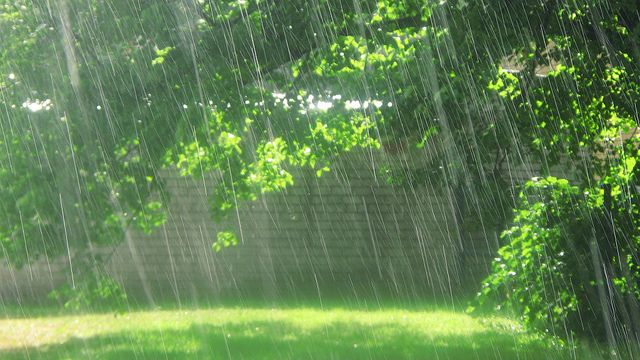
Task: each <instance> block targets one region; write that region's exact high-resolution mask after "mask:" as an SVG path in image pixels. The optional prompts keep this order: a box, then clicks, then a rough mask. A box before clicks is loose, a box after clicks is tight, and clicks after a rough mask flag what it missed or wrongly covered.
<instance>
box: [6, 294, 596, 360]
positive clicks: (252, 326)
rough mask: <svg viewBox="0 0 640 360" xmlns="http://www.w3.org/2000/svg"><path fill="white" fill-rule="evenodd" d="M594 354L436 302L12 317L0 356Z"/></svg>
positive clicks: (453, 356)
mask: <svg viewBox="0 0 640 360" xmlns="http://www.w3.org/2000/svg"><path fill="white" fill-rule="evenodd" d="M229 358H231V359H482V360H486V359H564V358H566V359H570V358H578V359H589V358H592V359H595V358H597V357H596V356H594V355H593V353H591V352H590V351H589V350H588V349H586V348H584V347H580V348H578V349H571V348H569V347H566V346H565V347H558V346H555V345H553V344H552V342H551V341H550V340H549V339H548V338H544V337H542V336H538V335H532V334H529V333H526V332H524V331H523V330H522V329H521V327H520V326H519V325H518V324H517V323H516V322H513V321H511V320H508V319H505V318H500V317H491V316H484V317H471V316H469V315H466V314H463V313H459V312H453V311H443V310H434V309H432V310H426V311H425V310H414V309H412V310H406V309H393V308H385V309H376V310H358V309H352V308H347V309H345V308H332V309H325V310H322V309H319V308H309V307H307V308H292V307H288V308H278V309H270V308H264V307H262V308H257V307H256V308H232V307H220V308H212V309H206V310H175V309H173V310H156V311H135V312H129V313H126V314H123V315H118V316H115V315H114V314H86V315H68V314H67V315H64V314H63V315H57V316H49V317H33V318H27V317H10V318H6V319H3V320H0V359H229Z"/></svg>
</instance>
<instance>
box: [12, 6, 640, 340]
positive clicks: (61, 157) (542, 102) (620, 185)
mask: <svg viewBox="0 0 640 360" xmlns="http://www.w3.org/2000/svg"><path fill="white" fill-rule="evenodd" d="M639 24H640V20H639V18H638V5H637V3H636V2H635V1H633V0H619V1H604V0H580V1H555V0H544V1H540V0H536V1H518V2H514V1H507V0H497V1H490V2H484V1H463V0H457V1H456V0H450V1H419V0H402V1H391V0H359V1H351V0H349V1H346V0H319V1H315V2H313V3H310V2H307V1H301V0H291V1H270V0H237V1H230V0H202V1H198V2H190V1H182V0H163V1H106V0H93V1H76V0H60V1H56V2H50V1H44V0H11V1H9V0H4V1H0V34H2V35H1V36H2V43H3V47H2V48H1V49H0V75H1V76H2V80H1V81H0V92H1V94H2V97H1V98H0V107H1V109H2V111H0V125H1V126H2V128H1V129H0V131H1V132H2V134H1V136H2V138H0V145H2V147H3V148H4V149H5V151H3V152H2V153H0V184H2V186H1V187H0V211H1V213H0V244H1V245H2V256H3V257H5V258H7V259H8V260H9V261H10V262H11V263H13V264H15V265H17V266H21V265H23V264H25V263H26V262H29V261H33V260H34V259H37V258H38V257H39V256H41V255H46V256H56V255H61V254H64V255H67V256H68V257H69V261H70V263H71V262H72V261H71V258H72V257H76V258H89V259H90V260H89V261H87V263H88V264H89V265H88V266H86V267H85V268H86V269H88V270H86V271H90V272H93V275H90V276H89V275H87V276H79V278H85V279H101V275H100V272H99V271H98V270H97V269H99V268H100V265H99V264H100V262H101V261H102V259H101V258H100V256H99V254H100V251H98V250H99V248H100V247H104V246H112V245H114V244H117V243H119V242H121V241H122V239H123V237H124V236H125V233H126V232H127V231H128V230H129V228H130V227H131V226H136V227H138V228H140V229H142V230H144V231H152V230H153V228H155V227H157V226H160V225H161V224H162V223H163V222H164V220H165V218H166V215H165V214H164V210H163V209H164V206H165V204H166V202H167V200H168V199H167V198H166V195H165V194H164V192H163V191H162V182H161V177H160V176H159V171H160V170H161V169H163V168H177V169H179V170H180V172H181V173H182V174H183V175H185V176H189V175H191V176H199V175H201V174H202V173H212V174H214V175H215V177H216V179H217V181H216V183H217V185H216V188H215V189H212V191H211V195H210V203H211V210H212V214H213V215H214V218H219V217H221V216H225V215H226V214H228V213H229V212H230V211H232V210H233V209H234V208H235V207H237V205H238V203H239V202H241V201H250V200H254V199H256V198H257V197H258V196H260V194H261V193H264V192H273V191H279V190H282V189H284V188H286V187H287V186H289V185H291V184H293V183H294V182H295V181H296V179H295V178H294V175H293V174H294V173H295V172H294V171H292V169H294V168H301V167H304V168H308V169H312V170H313V171H315V172H316V174H317V175H318V176H321V175H322V174H323V173H324V172H326V171H330V168H331V165H332V162H333V159H334V158H335V156H337V155H339V154H340V153H344V152H348V151H351V150H353V149H356V148H369V147H374V148H379V147H381V146H382V145H384V144H390V143H391V144H393V143H396V142H397V143H401V142H402V143H406V142H408V143H410V144H411V145H412V146H416V147H418V148H421V149H424V150H425V151H427V150H429V151H434V150H433V149H437V151H438V153H439V154H440V156H437V157H435V160H434V163H433V164H432V168H434V169H437V170H436V171H433V172H425V173H419V174H418V173H416V174H408V175H407V174H405V178H404V179H403V178H399V177H398V176H395V175H393V174H392V175H391V176H390V178H391V179H392V180H393V181H398V182H403V181H408V182H410V183H411V184H414V183H415V182H416V181H427V179H426V178H427V177H429V180H432V178H436V179H438V180H439V181H440V183H441V185H442V186H444V187H449V188H450V189H452V190H453V192H455V193H457V194H459V199H458V204H457V214H458V215H459V217H460V218H461V219H463V218H474V219H480V220H481V222H482V224H483V226H494V227H497V226H500V225H501V224H504V223H505V222H506V221H508V220H509V218H510V216H511V212H512V208H513V207H514V204H515V202H514V201H513V199H511V197H510V186H508V184H509V183H510V177H511V174H510V173H509V171H510V166H508V165H505V164H508V163H513V162H514V161H515V162H518V161H520V162H529V163H540V164H541V168H540V175H541V176H545V177H546V176H547V175H549V173H550V171H551V169H552V168H553V166H554V165H556V164H558V163H559V162H560V161H561V160H563V161H565V162H567V161H568V164H569V165H566V166H565V168H566V170H567V173H568V174H569V173H570V174H572V175H571V184H570V183H569V182H567V181H565V180H558V179H555V178H545V179H543V180H538V181H533V182H531V183H529V184H528V185H526V186H525V187H524V190H523V193H522V195H521V199H520V201H519V202H517V204H516V205H515V206H517V208H516V214H515V218H514V219H513V225H512V228H511V229H510V230H507V231H506V232H505V233H504V235H503V236H502V239H503V241H504V247H503V248H502V249H501V250H500V258H499V260H498V259H497V260H496V262H495V264H494V273H493V274H492V275H491V276H490V277H489V278H488V280H487V281H486V284H485V286H484V288H483V290H482V294H483V295H482V296H483V297H485V298H489V297H492V298H496V299H499V300H498V301H500V302H503V303H504V304H506V305H509V307H511V308H513V309H515V310H517V311H519V312H520V313H521V314H523V316H524V318H525V320H526V321H527V322H528V323H529V324H531V325H533V326H538V327H541V328H545V329H552V330H553V331H554V332H555V333H556V334H559V335H563V336H570V335H571V334H572V332H573V331H581V330H582V329H585V330H586V329H589V331H594V332H597V333H600V334H605V333H606V334H608V336H609V338H611V337H612V336H613V335H612V333H613V332H614V330H613V329H607V327H611V326H609V325H606V324H605V323H607V321H600V320H601V319H603V320H604V319H609V318H610V317H611V318H612V319H614V320H615V319H622V320H624V321H621V322H619V323H620V324H623V323H624V324H625V325H621V326H626V328H624V329H623V328H622V327H621V328H619V329H618V331H619V334H628V333H629V332H627V330H630V331H631V332H635V333H636V334H637V333H638V329H634V328H633V325H630V324H633V323H634V319H635V318H634V316H636V315H635V313H634V311H636V310H634V309H637V299H638V274H639V269H640V267H639V266H640V265H639V264H640V261H638V255H637V246H638V243H639V241H640V240H639V239H640V238H639V237H638V236H639V235H640V233H638V232H639V230H638V229H640V224H638V218H639V217H638V211H639V209H638V208H637V205H636V203H637V201H636V200H637V190H636V187H635V183H636V180H637V176H638V169H637V167H636V162H637V160H636V159H637V157H638V147H637V144H636V143H637V137H636V134H635V131H636V126H637V124H636V123H637V121H638V101H640V100H639V99H640V96H639V95H640V94H639V93H640V83H639V80H638V79H639V77H638V75H639V74H638V61H639V59H640V50H638V49H639V47H638V39H639V38H640V26H639ZM5 44H6V45H5ZM382 168H384V167H382ZM236 235H237V234H233V233H231V232H221V233H220V234H218V236H217V238H216V239H215V242H213V241H212V242H213V248H214V249H215V250H220V249H221V248H223V247H226V246H231V245H234V244H235V243H237V242H238V239H237V237H236ZM561 254H562V255H561ZM593 259H597V261H595V262H594V261H593ZM598 264H602V269H601V267H600V266H598ZM98 282H100V281H98ZM70 283H72V284H75V279H73V278H71V279H70ZM108 284H110V283H108ZM74 286H75V285H74ZM109 286H110V285H109ZM109 286H107V287H108V288H109ZM603 288H604V290H603ZM504 289H508V291H507V292H506V293H505V292H504V291H503V290H504ZM505 294H506V295H507V296H506V297H504V295H505ZM494 296H495V297H494ZM603 299H604V300H606V301H605V302H606V303H611V304H614V303H615V304H616V305H615V309H613V308H611V306H609V307H606V306H605V307H598V306H596V305H594V304H595V303H596V300H597V301H598V302H597V303H598V304H599V303H600V302H599V301H600V300H603ZM616 301H617V303H616ZM622 305H624V306H622ZM621 308H624V309H625V310H624V311H619V310H617V309H621ZM627 320H628V321H627ZM590 322H591V323H592V324H593V325H586V324H589V323H590ZM638 323H640V322H638V321H636V322H635V324H638ZM607 324H608V323H607ZM618 337H619V336H618Z"/></svg>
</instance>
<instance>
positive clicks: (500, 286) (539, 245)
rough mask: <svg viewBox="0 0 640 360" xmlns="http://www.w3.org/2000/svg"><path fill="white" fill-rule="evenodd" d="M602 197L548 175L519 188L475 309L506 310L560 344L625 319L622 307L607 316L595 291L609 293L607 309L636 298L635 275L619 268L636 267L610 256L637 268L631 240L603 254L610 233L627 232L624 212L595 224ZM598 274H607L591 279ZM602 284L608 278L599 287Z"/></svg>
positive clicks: (601, 212) (600, 217) (601, 192)
mask: <svg viewBox="0 0 640 360" xmlns="http://www.w3.org/2000/svg"><path fill="white" fill-rule="evenodd" d="M606 194H607V192H606V191H605V190H603V189H599V191H592V192H589V191H584V192H583V191H581V190H580V189H579V188H578V187H576V186H572V185H571V184H570V183H569V182H568V181H567V180H565V179H557V178H555V177H547V178H544V179H533V180H531V181H529V182H527V183H526V184H525V187H524V190H523V191H522V192H521V194H520V199H519V206H518V207H517V208H516V209H515V212H514V218H513V222H512V226H511V227H510V228H509V229H507V230H505V231H504V232H503V233H502V235H501V239H502V241H503V243H504V245H503V247H502V248H500V250H499V251H498V257H496V258H495V259H494V261H493V263H492V273H491V274H490V275H489V276H488V277H487V278H486V279H485V280H484V281H483V284H482V289H481V291H480V292H479V293H478V304H479V305H480V306H483V305H488V304H492V305H494V306H496V308H497V309H500V310H506V311H512V312H514V313H516V314H518V315H519V316H520V317H521V319H522V321H523V322H524V324H525V325H526V326H528V327H529V328H535V329H539V330H542V331H545V332H548V333H551V334H553V335H555V336H559V337H562V338H571V337H572V336H573V334H576V333H577V334H581V333H582V334H589V335H591V336H594V335H595V336H597V337H599V338H605V337H606V335H607V329H606V323H605V321H604V317H605V316H610V317H611V318H618V319H624V318H625V316H626V317H627V318H628V313H629V311H628V310H629V309H625V307H624V306H622V307H619V309H618V310H617V311H619V313H609V310H608V309H606V308H603V307H602V304H603V303H602V301H601V300H602V296H603V293H602V292H599V290H600V289H602V288H606V289H613V290H608V291H607V292H606V293H605V295H606V296H607V301H606V304H608V305H607V306H611V308H610V309H611V310H612V311H614V310H613V309H614V308H616V306H614V302H616V301H617V300H620V299H624V298H625V297H629V296H632V297H633V296H635V299H636V300H637V299H638V296H637V293H636V294H633V290H631V289H632V288H634V286H635V289H637V284H638V279H639V277H638V273H637V272H633V271H631V272H629V271H625V270H624V269H629V268H631V269H637V265H633V264H631V265H630V266H627V267H625V266H622V264H621V263H620V261H619V258H618V256H617V254H618V253H619V254H621V257H622V258H623V259H626V260H627V263H635V264H637V262H636V260H637V257H636V255H635V254H637V252H636V249H637V240H635V242H629V243H628V244H627V245H626V246H625V245H620V244H618V245H619V246H617V247H616V251H615V252H610V251H608V250H607V248H609V247H611V244H610V243H609V241H610V239H611V237H612V236H613V235H614V234H615V233H616V232H619V233H620V234H623V233H624V234H626V235H633V233H632V232H631V233H629V231H628V226H624V224H623V223H624V222H625V221H627V220H628V219H627V220H625V218H628V216H627V215H628V212H625V211H620V212H616V213H615V214H612V220H613V221H614V222H615V226H613V227H610V228H609V227H607V226H605V225H604V224H603V223H604V221H603V219H604V218H605V217H604V215H605V214H606V213H605V209H606V206H605V203H606V202H607V200H605V198H607V196H605V195H606ZM627 196H628V194H627ZM625 214H626V215H625ZM614 215H615V218H614ZM636 239H637V238H636ZM595 249H598V250H599V251H594V250H595ZM594 256H596V257H594ZM601 269H605V271H607V274H609V275H610V276H598V274H599V271H600V270H601ZM603 278H604V279H607V278H609V279H614V280H613V281H611V282H610V283H603V282H602V281H601V279H603ZM621 284H623V285H624V286H621ZM631 284H633V285H631ZM603 285H606V286H603ZM618 302H619V301H618ZM623 303H624V301H623ZM636 304H637V301H636ZM623 312H626V313H627V314H626V315H625V314H624V313H623ZM620 326H621V327H625V326H626V330H630V329H629V327H631V328H632V327H634V325H633V324H631V325H630V326H627V325H623V324H622V323H621V324H620ZM622 330H624V329H622ZM631 330H632V329H631Z"/></svg>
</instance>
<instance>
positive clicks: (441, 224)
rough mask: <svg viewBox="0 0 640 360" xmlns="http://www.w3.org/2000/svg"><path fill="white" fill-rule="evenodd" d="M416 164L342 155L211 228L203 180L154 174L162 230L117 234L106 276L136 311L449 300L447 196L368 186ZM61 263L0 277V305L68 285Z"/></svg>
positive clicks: (405, 158)
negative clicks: (248, 300) (395, 298)
mask: <svg viewBox="0 0 640 360" xmlns="http://www.w3.org/2000/svg"><path fill="white" fill-rule="evenodd" d="M428 156H430V155H429V154H428V153H427V152H424V151H423V152H418V153H413V152H412V153H407V152H402V153H399V154H395V155H390V154H389V153H384V152H382V151H372V152H370V151H361V152H356V153H351V154H347V155H345V156H342V157H340V158H338V159H336V162H335V166H334V168H333V169H332V171H331V172H329V173H326V174H324V175H323V176H322V177H320V178H318V177H316V176H315V174H314V173H312V172H305V171H299V172H296V173H294V177H295V181H296V183H295V185H294V186H292V187H290V188H288V189H287V190H285V191H283V192H280V193H273V194H266V195H263V196H262V197H260V198H259V199H258V200H257V201H255V202H251V203H242V204H240V206H239V209H238V211H237V213H236V214H232V216H230V217H229V218H228V219H225V220H224V221H222V222H220V223H215V222H214V221H213V220H212V219H211V217H210V215H209V214H208V210H207V208H208V205H207V200H206V197H207V193H208V191H211V186H212V185H213V184H214V183H215V179H213V177H212V176H206V177H204V178H202V179H191V178H184V177H180V176H179V175H178V174H177V172H175V171H171V170H166V171H165V172H164V173H163V176H164V178H165V180H166V184H167V190H168V191H169V193H170V194H171V202H170V204H169V218H168V221H167V222H166V223H165V224H164V225H163V226H162V227H161V228H159V229H157V230H156V231H155V232H154V233H153V234H152V235H145V234H142V233H139V232H136V231H129V232H128V233H127V238H126V239H125V241H124V242H123V243H122V244H121V245H120V246H119V247H118V248H117V249H116V251H115V253H114V254H113V256H112V258H111V260H110V263H109V267H108V269H109V272H110V273H111V274H112V275H113V277H114V278H116V279H117V280H118V281H119V282H120V283H121V284H123V285H124V287H125V288H126V289H127V291H128V293H129V294H131V296H132V297H134V298H140V299H142V300H146V301H155V300H158V299H175V300H177V301H181V300H183V299H196V300H197V299H211V298H215V297H219V296H256V295H257V296H266V297H277V296H286V297H292V296H294V297H295V296H303V295H304V294H315V295H318V296H320V297H322V296H323V295H327V296H336V295H344V296H347V295H349V296H351V295H358V294H359V293H360V294H379V293H385V294H391V295H403V296H405V295H406V296H414V295H415V296H421V295H424V294H429V296H433V297H436V298H441V297H442V298H450V297H451V295H452V294H453V293H454V292H455V291H456V290H457V289H458V287H459V284H460V283H461V279H460V277H461V276H462V273H463V272H462V271H461V269H460V267H459V266H460V256H459V254H460V248H459V247H460V246H459V241H458V236H459V235H458V233H457V227H456V226H455V222H454V219H453V216H452V214H453V212H452V202H451V199H449V195H448V193H447V191H445V189H443V188H442V187H439V186H436V185H421V186H419V187H403V186H392V185H389V184H387V183H386V182H385V180H384V179H383V178H381V176H380V175H381V172H380V167H381V166H382V165H384V164H387V165H390V166H391V167H398V168H402V167H409V168H415V167H420V166H423V164H422V162H423V161H425V160H426V158H427V157H428ZM221 230H232V231H234V232H235V233H236V234H237V235H238V238H239V239H241V243H240V244H239V245H238V246H237V247H233V248H228V249H224V250H222V251H220V252H218V253H216V252H214V251H213V250H212V247H211V245H212V243H213V241H214V239H215V236H216V234H217V232H218V231H221ZM65 263H66V258H60V259H55V260H54V259H49V260H48V262H47V259H41V260H40V261H37V262H35V263H34V264H32V265H31V266H29V267H25V268H23V269H21V270H19V271H18V270H15V269H11V268H9V267H6V266H3V267H0V277H1V278H2V279H3V281H2V284H1V285H0V297H1V298H0V299H1V300H2V301H5V302H7V301H8V302H11V301H15V300H20V301H25V300H29V299H34V298H38V297H40V298H42V296H43V294H45V293H47V292H48V291H50V290H51V289H52V288H53V287H54V286H55V284H57V283H59V282H61V281H63V280H64V279H65V277H68V276H69V274H68V272H69V270H68V267H67V266H66V264H65Z"/></svg>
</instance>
